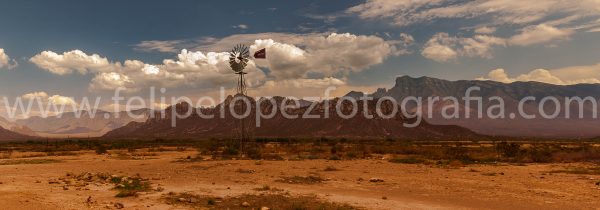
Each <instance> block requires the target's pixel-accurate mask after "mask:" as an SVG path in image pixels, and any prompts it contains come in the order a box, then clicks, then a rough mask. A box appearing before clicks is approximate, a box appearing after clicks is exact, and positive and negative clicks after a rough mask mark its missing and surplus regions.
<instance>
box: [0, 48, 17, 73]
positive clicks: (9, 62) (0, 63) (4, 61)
mask: <svg viewBox="0 0 600 210" xmlns="http://www.w3.org/2000/svg"><path fill="white" fill-rule="evenodd" d="M18 65H19V64H18V63H17V61H15V60H14V59H10V57H9V56H8V55H7V54H6V52H4V49H2V48H0V68H4V67H6V68H8V69H14V68H16V67H17V66H18Z"/></svg>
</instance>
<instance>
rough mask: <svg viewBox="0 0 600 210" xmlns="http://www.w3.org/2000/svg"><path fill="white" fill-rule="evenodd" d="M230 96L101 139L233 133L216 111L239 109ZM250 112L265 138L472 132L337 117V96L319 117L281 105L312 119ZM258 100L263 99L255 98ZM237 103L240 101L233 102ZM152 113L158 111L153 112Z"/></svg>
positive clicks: (319, 105)
mask: <svg viewBox="0 0 600 210" xmlns="http://www.w3.org/2000/svg"><path fill="white" fill-rule="evenodd" d="M232 99H233V97H232V96H229V97H228V98H227V99H226V100H225V101H224V102H223V103H221V104H219V105H217V106H216V107H212V108H194V107H191V106H190V105H189V104H187V103H180V104H176V105H174V106H171V107H168V108H167V109H166V113H167V115H165V116H164V117H154V118H149V119H148V120H147V121H146V122H132V123H129V124H128V125H127V126H124V127H121V128H118V129H115V130H113V131H110V132H108V133H107V134H106V135H105V136H104V137H105V138H138V139H145V138H231V137H236V135H238V132H236V130H237V129H236V128H238V127H241V126H238V125H239V123H240V120H239V119H236V118H234V117H233V116H232V115H231V113H230V112H229V111H225V112H224V113H225V114H224V115H223V117H220V116H219V113H220V110H221V109H223V110H230V109H233V110H239V113H243V112H242V109H241V108H240V107H241V105H240V104H239V103H233V102H232ZM273 99H274V100H275V102H276V103H275V105H276V106H277V107H281V104H282V103H284V101H285V102H286V103H288V104H291V103H292V102H291V101H289V100H284V98H283V97H274V98H273ZM249 100H250V101H251V109H250V110H251V111H250V115H249V117H248V118H246V119H247V120H245V125H246V126H245V127H247V129H248V130H249V133H250V135H251V136H253V137H270V138H315V137H336V138H342V137H343V138H397V139H415V140H417V139H465V138H472V137H477V136H478V135H477V134H475V133H474V132H472V131H470V130H468V129H465V128H462V127H459V126H454V125H431V124H429V123H427V122H423V123H420V124H419V125H418V126H417V127H414V128H408V127H405V126H404V125H403V124H404V123H409V124H411V123H412V122H414V120H415V119H410V118H405V117H404V116H402V115H401V114H400V112H397V113H396V114H395V115H394V116H393V117H392V118H388V119H384V118H381V117H378V116H375V118H373V119H367V118H365V116H363V115H362V114H358V115H356V116H355V117H352V118H350V119H343V118H342V117H340V116H338V115H337V114H336V110H335V107H336V106H335V104H336V103H337V100H339V99H333V100H332V101H329V102H330V104H333V105H331V106H329V110H328V111H329V113H330V115H329V117H328V118H325V117H324V116H325V113H326V109H327V107H328V106H325V102H324V101H321V102H314V103H316V104H315V106H314V108H310V106H300V107H295V108H287V109H286V113H288V114H290V115H299V116H301V115H303V114H305V113H309V114H311V115H318V116H321V117H318V118H303V117H298V118H295V119H290V118H286V117H284V116H283V113H282V112H281V111H278V112H276V114H275V115H274V116H273V117H272V118H268V119H261V122H260V126H257V125H258V124H257V122H256V121H255V117H256V111H255V110H256V108H257V107H256V106H257V104H260V106H259V107H258V109H260V110H261V112H262V113H265V114H266V113H271V110H272V109H273V105H274V104H271V103H257V101H254V100H253V99H252V98H249ZM260 100H266V99H265V98H261V99H259V101H260ZM238 102H240V101H238ZM375 106H376V101H369V102H368V104H366V107H365V110H369V113H371V114H374V113H375V110H374V109H375ZM392 106H393V104H386V103H383V105H382V107H383V109H382V110H383V113H387V114H391V113H393V112H392ZM173 109H175V111H176V113H186V112H188V111H189V110H190V109H192V110H191V112H192V115H191V116H190V117H187V118H184V119H175V122H176V126H172V124H171V123H172V122H173V116H171V115H170V114H168V113H172V110H173ZM341 110H344V111H346V112H344V113H347V112H348V111H349V110H351V104H350V102H348V101H344V102H343V103H342V106H341ZM359 110H363V104H359ZM198 113H202V114H204V115H205V116H207V115H215V117H214V118H213V119H204V118H202V117H200V116H199V115H198ZM156 116H159V115H158V114H157V115H156Z"/></svg>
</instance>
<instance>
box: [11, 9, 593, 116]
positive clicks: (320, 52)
mask: <svg viewBox="0 0 600 210" xmlns="http://www.w3.org/2000/svg"><path fill="white" fill-rule="evenodd" d="M0 5H2V6H0V25H2V30H1V31H0V96H6V97H19V96H28V97H32V96H35V97H41V98H43V99H44V100H46V101H63V102H64V101H67V102H68V101H71V100H70V99H73V100H74V101H77V100H78V99H80V98H81V97H84V96H88V97H94V96H103V97H106V96H112V95H113V93H114V90H115V89H117V88H122V89H123V93H122V94H125V95H130V96H131V95H141V96H143V97H144V96H146V95H147V94H148V92H149V88H150V87H156V88H166V89H167V91H166V93H165V95H169V96H180V95H185V96H189V97H200V96H203V95H211V96H214V95H216V91H217V90H219V88H220V87H224V88H225V89H226V90H227V91H229V92H232V90H233V89H232V88H233V87H234V85H235V79H236V78H235V75H233V72H232V71H231V69H230V67H229V64H228V60H227V57H228V55H227V54H226V53H223V52H227V51H229V50H230V49H231V48H232V47H233V46H234V45H236V44H238V43H241V44H245V45H248V46H250V48H251V51H252V52H254V51H255V50H258V49H262V48H265V49H266V50H267V59H264V60H259V59H257V60H254V59H253V60H251V61H250V62H249V64H248V67H246V71H247V72H248V76H247V78H248V80H247V82H248V86H249V93H250V94H252V95H255V96H273V95H284V96H296V97H302V96H320V95H322V90H323V89H324V88H325V87H329V86H334V87H337V90H336V91H335V92H334V94H336V95H343V94H345V93H347V92H348V91H350V90H358V91H367V92H368V91H373V90H374V89H376V88H377V87H385V88H389V87H392V86H393V85H394V78H395V77H397V76H402V75H408V76H412V77H420V76H429V77H436V78H441V79H447V80H470V79H485V80H495V81H499V82H506V83H510V82H514V81H540V82H546V83H552V84H558V85H569V84H576V83H599V82H600V54H599V53H598V52H599V49H600V0H577V1H564V0H544V1H537V0H471V1H463V0H396V1H387V0H343V1H341V0H330V1H313V0H299V1H279V0H272V1H224V0H219V1H191V0H189V1H188V0H174V1H148V0H144V1H142V0H132V1H117V0H104V1H81V0H69V1H66V0H57V1H1V2H0ZM229 92H228V93H229ZM106 103H108V102H106ZM105 105H110V104H105ZM161 106H162V105H161Z"/></svg>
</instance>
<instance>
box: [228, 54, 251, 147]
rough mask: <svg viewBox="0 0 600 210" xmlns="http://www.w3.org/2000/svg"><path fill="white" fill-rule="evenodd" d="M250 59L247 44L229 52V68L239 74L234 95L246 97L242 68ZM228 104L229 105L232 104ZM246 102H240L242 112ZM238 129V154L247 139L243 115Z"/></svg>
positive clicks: (244, 73)
mask: <svg viewBox="0 0 600 210" xmlns="http://www.w3.org/2000/svg"><path fill="white" fill-rule="evenodd" d="M249 59H250V50H249V48H248V47H247V46H244V45H241V44H239V45H236V46H235V47H234V48H233V49H232V50H231V52H229V65H230V66H231V70H233V71H234V72H235V74H237V75H239V78H238V82H237V88H236V90H237V94H236V96H235V97H246V94H247V91H246V81H245V80H244V75H246V74H247V73H246V72H244V68H246V65H248V61H249ZM232 105H233V106H235V104H232ZM232 105H230V106H232ZM245 106H246V103H243V102H242V103H241V106H240V111H241V113H244V112H245V111H246V109H247V108H250V107H245ZM239 120H240V121H239V125H238V131H239V139H240V151H239V152H240V156H242V157H243V155H244V142H246V141H248V140H249V134H248V128H246V123H245V117H244V118H240V119H239Z"/></svg>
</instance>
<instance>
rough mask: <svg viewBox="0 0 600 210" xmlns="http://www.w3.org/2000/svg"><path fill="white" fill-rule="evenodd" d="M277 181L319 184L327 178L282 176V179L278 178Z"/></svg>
mask: <svg viewBox="0 0 600 210" xmlns="http://www.w3.org/2000/svg"><path fill="white" fill-rule="evenodd" d="M276 181H277V182H283V183H288V184H305V185H310V184H319V183H322V182H323V181H325V179H323V178H321V177H320V176H312V175H311V176H291V177H281V179H278V180H276Z"/></svg>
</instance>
